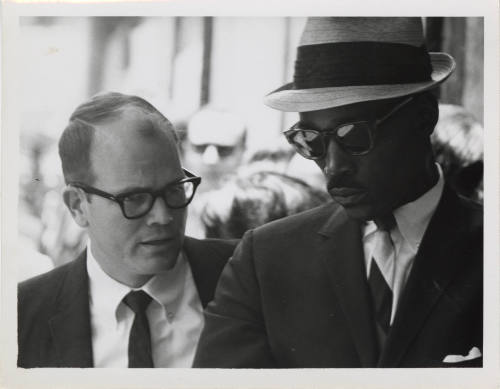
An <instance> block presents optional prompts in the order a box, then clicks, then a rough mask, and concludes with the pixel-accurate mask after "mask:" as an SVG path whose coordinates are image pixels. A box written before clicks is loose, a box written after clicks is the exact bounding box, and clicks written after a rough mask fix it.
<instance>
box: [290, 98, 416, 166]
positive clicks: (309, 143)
mask: <svg viewBox="0 0 500 389" xmlns="http://www.w3.org/2000/svg"><path fill="white" fill-rule="evenodd" d="M412 99H413V97H409V98H407V99H405V100H403V101H402V102H401V103H399V104H398V105H396V106H395V107H394V108H393V109H391V111H390V112H389V113H387V114H386V115H384V116H383V117H381V118H380V119H376V120H372V121H368V120H363V121H358V122H351V123H345V124H341V125H340V126H337V127H335V128H333V129H327V130H323V131H318V130H314V129H310V128H305V127H302V124H301V123H300V122H298V123H296V124H295V125H293V126H292V127H291V128H290V129H289V130H288V131H285V133H284V135H285V137H286V139H287V140H288V142H289V143H290V144H291V145H292V146H293V147H294V148H295V150H297V152H298V153H299V154H300V155H302V156H303V157H304V158H307V159H313V160H317V159H322V158H324V157H325V155H326V151H327V149H328V142H327V140H328V138H329V137H333V138H334V139H335V141H336V142H337V144H338V145H339V146H340V147H341V148H342V149H343V150H345V151H346V152H348V153H349V154H351V155H364V154H367V153H369V152H370V151H371V149H372V148H373V145H374V138H375V129H376V128H377V127H378V126H380V125H381V124H382V123H383V122H384V121H386V120H387V119H389V118H390V117H391V116H392V115H394V114H395V113H396V112H397V111H399V110H400V109H401V108H402V107H403V106H405V105H406V104H408V103H409V102H410V101H411V100H412Z"/></svg>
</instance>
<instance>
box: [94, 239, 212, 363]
mask: <svg viewBox="0 0 500 389" xmlns="http://www.w3.org/2000/svg"><path fill="white" fill-rule="evenodd" d="M87 272H88V275H89V294H90V296H89V298H90V322H91V329H92V351H93V358H94V367H128V339H129V334H130V329H131V328H132V323H133V321H134V317H135V315H134V313H133V311H132V310H131V309H130V308H129V307H128V306H127V305H126V304H125V303H124V302H123V298H124V297H125V295H126V294H127V293H128V292H130V291H131V290H139V289H142V290H144V291H145V292H146V293H147V294H149V295H150V296H151V297H152V301H151V303H150V304H149V306H148V308H147V310H146V315H147V316H148V320H149V327H150V333H151V346H152V354H153V355H152V357H153V364H154V367H191V364H192V362H193V359H194V353H195V351H196V345H197V343H198V339H199V337H200V333H201V330H202V327H203V324H204V319H203V308H202V306H201V302H200V298H199V296H198V291H197V289H196V285H195V283H194V280H193V275H192V273H191V268H190V266H189V263H188V261H187V260H186V258H185V255H184V254H183V253H182V252H181V253H180V255H179V258H178V261H177V264H176V265H175V267H174V268H173V269H171V270H169V271H167V272H164V273H161V274H158V275H156V276H154V277H153V278H151V279H150V280H149V281H148V282H147V283H146V284H144V285H143V286H142V287H141V288H137V289H134V288H130V287H128V286H126V285H124V284H121V283H120V282H118V281H116V280H114V279H113V278H111V277H110V276H108V275H107V274H106V273H105V272H104V271H103V270H102V268H101V267H100V265H99V264H98V262H97V260H96V259H95V258H94V256H93V255H92V250H91V246H90V242H89V244H88V247H87Z"/></svg>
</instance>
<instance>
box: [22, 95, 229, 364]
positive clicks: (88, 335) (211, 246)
mask: <svg viewBox="0 0 500 389" xmlns="http://www.w3.org/2000/svg"><path fill="white" fill-rule="evenodd" d="M59 154H60V157H61V161H62V168H63V173H64V178H65V181H66V184H67V186H66V188H65V189H64V192H63V199H64V203H65V204H66V206H67V207H68V209H69V211H70V212H71V215H72V216H73V219H74V220H75V222H76V223H77V224H78V225H79V226H80V227H83V228H85V229H86V230H87V232H88V236H89V240H88V245H87V248H86V250H85V251H84V252H83V253H82V254H81V255H80V256H79V257H78V258H77V259H75V260H74V261H72V262H69V263H68V264H66V265H63V266H61V267H59V268H57V269H55V270H53V271H50V272H48V273H45V274H43V275H40V276H38V277H35V278H32V279H30V280H27V281H25V282H23V283H21V284H20V286H19V291H18V330H19V332H18V345H19V354H18V366H20V367H143V368H147V367H190V366H191V363H192V361H193V357H194V352H195V348H196V344H197V341H198V338H199V335H200V332H201V328H202V326H203V322H204V321H203V315H202V312H203V307H204V306H206V304H207V303H208V301H210V300H211V299H212V297H213V293H214V289H215V285H216V282H217V279H218V277H219V274H220V272H221V270H222V268H223V266H224V264H225V263H226V261H227V259H228V258H229V257H230V256H231V254H232V251H233V249H234V242H231V241H221V240H204V241H201V240H196V239H193V238H189V237H185V236H184V228H185V223H186V214H187V208H186V207H187V206H188V204H189V203H190V202H191V200H192V199H193V196H194V194H195V191H196V188H197V186H198V185H199V184H200V181H201V178H200V177H195V176H194V175H193V174H191V173H189V172H188V171H186V170H184V169H182V168H181V163H180V160H179V154H178V150H177V144H176V135H175V132H174V129H173V127H172V125H171V124H170V122H169V121H168V120H167V119H166V118H165V117H164V116H163V115H162V114H161V113H160V112H159V111H157V110H156V109H155V108H154V107H153V106H152V105H150V104H149V103H148V102H146V101H145V100H143V99H141V98H139V97H136V96H127V95H123V94H119V93H105V94H101V95H97V96H95V97H93V98H91V99H90V100H89V101H87V102H85V103H83V104H82V105H80V106H79V107H78V108H77V109H76V110H75V112H74V113H73V114H72V116H71V118H70V120H69V123H68V125H67V127H66V129H65V130H64V132H63V134H62V136H61V138H60V141H59Z"/></svg>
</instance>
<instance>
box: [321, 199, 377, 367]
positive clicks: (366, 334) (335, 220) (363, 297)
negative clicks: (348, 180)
mask: <svg viewBox="0 0 500 389" xmlns="http://www.w3.org/2000/svg"><path fill="white" fill-rule="evenodd" d="M319 234H320V235H319V236H318V241H317V250H318V255H319V256H320V257H321V259H322V260H323V261H324V263H325V265H326V268H327V271H328V275H329V277H330V279H331V281H332V285H333V287H334V291H335V295H336V296H337V298H338V300H339V302H340V305H341V307H342V310H343V312H344V314H345V316H346V319H347V323H348V324H349V327H350V329H351V333H352V338H353V341H354V344H355V347H356V350H357V352H358V355H359V358H360V361H361V365H362V367H374V366H375V364H376V361H377V345H376V334H375V328H374V326H373V319H372V315H371V306H370V300H369V291H368V285H367V282H366V275H365V265H364V252H363V246H362V238H361V228H360V225H359V223H358V222H357V221H354V220H352V219H349V218H348V216H347V214H346V213H345V211H343V209H342V208H341V207H337V208H336V209H335V211H334V214H333V215H332V216H331V217H330V218H329V220H328V221H327V223H326V224H325V225H324V226H323V228H322V229H321V230H320V231H319Z"/></svg>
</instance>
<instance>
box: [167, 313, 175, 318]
mask: <svg viewBox="0 0 500 389" xmlns="http://www.w3.org/2000/svg"><path fill="white" fill-rule="evenodd" d="M174 316H175V315H174V313H173V312H169V313H167V318H168V319H169V320H172V319H173V318H174Z"/></svg>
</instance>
